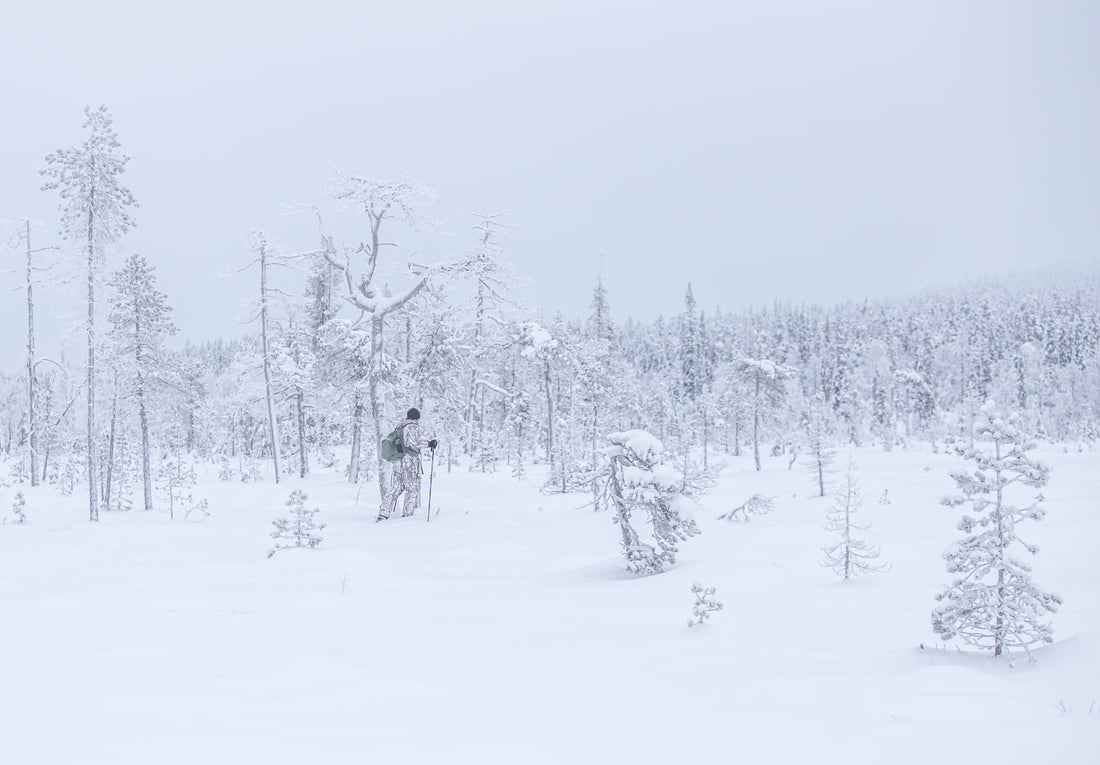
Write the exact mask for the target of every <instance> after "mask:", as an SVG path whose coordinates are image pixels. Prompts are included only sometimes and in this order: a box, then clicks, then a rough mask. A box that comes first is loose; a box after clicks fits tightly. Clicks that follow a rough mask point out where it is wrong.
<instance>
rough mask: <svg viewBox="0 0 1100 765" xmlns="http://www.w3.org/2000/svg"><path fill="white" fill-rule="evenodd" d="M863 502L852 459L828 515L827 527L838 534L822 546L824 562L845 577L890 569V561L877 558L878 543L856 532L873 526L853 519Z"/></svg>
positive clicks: (824, 564) (826, 519)
mask: <svg viewBox="0 0 1100 765" xmlns="http://www.w3.org/2000/svg"><path fill="white" fill-rule="evenodd" d="M862 506H863V495H862V494H861V492H860V490H859V479H858V478H856V476H855V464H854V463H853V462H852V461H851V460H849V461H848V470H847V472H845V474H844V477H843V478H841V480H840V485H839V486H838V487H837V491H836V495H835V498H834V499H833V505H832V507H830V508H829V514H828V515H827V516H826V517H825V530H826V531H829V532H832V533H834V534H836V535H837V538H836V540H835V541H833V542H832V543H830V544H827V545H825V546H824V547H822V548H821V549H822V551H823V552H824V553H825V557H824V558H823V559H822V561H821V565H822V566H825V567H826V568H831V569H832V570H833V571H835V572H836V574H837V576H840V577H843V578H844V579H845V580H848V579H850V578H851V577H853V576H859V575H860V574H871V573H878V572H882V571H888V570H889V569H890V566H889V564H886V563H881V562H877V561H878V558H879V555H880V553H879V549H878V547H876V546H874V545H871V544H868V543H867V542H865V541H864V540H862V539H857V538H856V537H855V536H854V534H855V532H859V531H866V530H867V529H869V528H870V526H861V525H859V524H858V523H856V522H855V521H854V520H853V519H852V516H853V515H855V514H856V513H857V512H858V511H859V509H860V507H862Z"/></svg>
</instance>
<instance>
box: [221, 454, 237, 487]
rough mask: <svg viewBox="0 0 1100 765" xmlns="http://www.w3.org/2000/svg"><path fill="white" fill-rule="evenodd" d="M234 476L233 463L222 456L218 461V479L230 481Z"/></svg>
mask: <svg viewBox="0 0 1100 765" xmlns="http://www.w3.org/2000/svg"><path fill="white" fill-rule="evenodd" d="M236 476H237V471H236V470H234V469H233V465H232V464H231V463H230V462H229V458H228V457H222V458H221V460H220V461H219V462H218V480H219V481H232V480H233V479H234V478H235V477H236Z"/></svg>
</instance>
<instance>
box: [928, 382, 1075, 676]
mask: <svg viewBox="0 0 1100 765" xmlns="http://www.w3.org/2000/svg"><path fill="white" fill-rule="evenodd" d="M974 436H975V445H974V446H973V447H967V448H960V449H958V453H959V454H960V455H961V456H962V457H963V458H964V459H966V460H967V461H970V462H973V463H974V469H973V472H969V471H963V470H960V471H956V472H954V473H952V474H951V477H952V478H953V479H954V481H955V484H956V485H957V487H958V489H959V492H960V493H959V494H953V495H949V496H947V497H944V499H943V504H944V505H946V506H948V507H959V506H961V505H964V504H968V503H969V505H970V509H971V510H972V512H973V513H974V515H969V514H966V515H963V517H962V520H961V521H959V525H958V527H959V530H960V531H962V532H963V533H964V534H965V536H964V537H963V539H962V540H961V541H960V542H958V543H956V544H954V545H952V546H951V547H950V548H949V549H948V551H947V552H946V553H944V559H945V560H946V561H947V571H948V573H950V574H955V575H956V578H955V580H954V581H953V582H952V583H951V585H950V586H949V587H948V588H947V589H945V590H944V591H943V592H941V593H940V594H938V595H937V596H936V600H937V601H939V602H940V603H942V605H940V606H937V607H936V608H935V609H934V610H933V612H932V629H933V630H934V631H935V632H936V634H938V635H940V636H942V637H943V638H944V639H946V640H951V639H956V638H957V639H959V640H962V641H963V642H965V643H968V644H970V645H973V646H977V647H978V648H986V649H992V650H993V655H994V656H1000V655H1001V654H1002V653H1004V652H1006V651H1008V650H1010V649H1012V648H1017V647H1020V648H1024V649H1025V650H1027V648H1028V647H1029V646H1031V645H1034V644H1035V643H1042V642H1046V643H1049V642H1052V641H1053V637H1052V636H1053V632H1054V630H1053V628H1052V627H1051V624H1050V622H1049V621H1045V620H1044V617H1045V615H1046V614H1051V613H1055V612H1056V611H1057V608H1058V606H1059V605H1060V604H1061V603H1062V599H1061V598H1060V597H1058V595H1055V594H1053V593H1049V592H1046V591H1044V590H1043V589H1041V588H1040V587H1039V586H1038V585H1036V584H1035V582H1034V581H1033V580H1032V578H1031V566H1030V565H1028V564H1027V563H1025V562H1023V561H1022V560H1020V559H1018V558H1016V557H1013V553H1012V549H1011V548H1012V547H1013V546H1014V544H1015V543H1019V544H1020V545H1021V546H1022V547H1023V548H1024V549H1025V550H1026V551H1027V552H1029V553H1031V554H1035V553H1037V552H1038V548H1037V547H1036V546H1035V545H1031V544H1028V543H1027V542H1024V541H1023V540H1021V539H1020V538H1019V537H1018V536H1017V535H1016V528H1017V526H1018V525H1019V524H1020V523H1022V522H1024V521H1028V520H1032V521H1040V520H1042V519H1043V517H1044V516H1045V515H1046V510H1044V509H1043V508H1042V507H1041V506H1040V504H1041V502H1042V499H1043V498H1042V495H1041V494H1040V495H1038V496H1037V497H1036V498H1035V499H1034V501H1033V502H1032V503H1031V504H1029V505H1027V506H1025V507H1017V506H1016V505H1012V504H1009V497H1008V496H1007V494H1008V491H1009V490H1010V489H1011V488H1012V487H1025V486H1026V487H1031V488H1034V489H1040V488H1042V487H1043V486H1046V484H1047V482H1048V481H1049V480H1050V469H1049V468H1048V467H1047V466H1046V465H1043V464H1042V463H1040V462H1037V461H1035V460H1033V459H1031V458H1030V457H1028V455H1027V452H1028V451H1029V450H1031V449H1033V448H1034V444H1033V443H1031V442H1029V441H1028V440H1027V439H1026V438H1025V436H1024V435H1023V433H1022V432H1021V430H1020V426H1019V418H1018V416H1017V415H1016V414H1011V415H1009V416H1007V417H1006V416H1002V415H999V414H998V413H997V412H996V409H995V406H994V404H993V402H987V403H986V404H985V406H983V407H982V408H981V411H980V413H979V415H978V420H977V423H976V426H975V431H974ZM980 442H985V443H984V444H981V443H980Z"/></svg>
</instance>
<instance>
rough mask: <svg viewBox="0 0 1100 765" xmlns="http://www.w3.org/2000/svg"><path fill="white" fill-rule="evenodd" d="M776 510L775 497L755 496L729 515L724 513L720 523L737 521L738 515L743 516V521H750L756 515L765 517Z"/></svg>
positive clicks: (719, 517) (720, 516)
mask: <svg viewBox="0 0 1100 765" xmlns="http://www.w3.org/2000/svg"><path fill="white" fill-rule="evenodd" d="M774 509H775V497H765V496H764V495H763V494H753V495H752V496H751V497H749V498H748V499H746V500H745V501H744V502H742V503H741V504H740V505H738V506H737V507H735V508H733V509H732V510H730V511H729V512H728V513H722V514H721V515H719V516H718V520H720V521H732V520H736V518H737V515H738V513H740V515H741V520H743V521H748V519H749V518H750V517H752V516H754V515H764V514H766V513H770V512H771V511H772V510H774Z"/></svg>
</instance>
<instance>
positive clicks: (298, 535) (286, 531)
mask: <svg viewBox="0 0 1100 765" xmlns="http://www.w3.org/2000/svg"><path fill="white" fill-rule="evenodd" d="M307 499H309V495H308V494H306V493H305V492H304V491H302V490H301V489H295V490H294V491H292V492H291V493H290V498H289V499H287V501H286V505H287V507H289V508H290V517H288V518H276V519H275V520H274V521H272V522H271V523H272V525H273V526H274V527H275V531H273V532H271V538H272V539H274V540H275V546H274V547H273V548H272V549H271V551H270V552H268V554H267V557H269V558H270V557H271V556H272V555H274V554H275V553H277V552H278V551H279V550H286V549H290V548H292V547H316V546H317V545H319V544H321V541H322V539H323V537H321V536H320V535H318V534H316V533H315V532H318V531H321V529H323V528H324V527H325V524H323V523H317V521H316V519H315V518H314V516H315V515H317V513H319V512H321V510H320V508H316V507H315V508H313V509H312V510H307V509H306V500H307Z"/></svg>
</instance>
